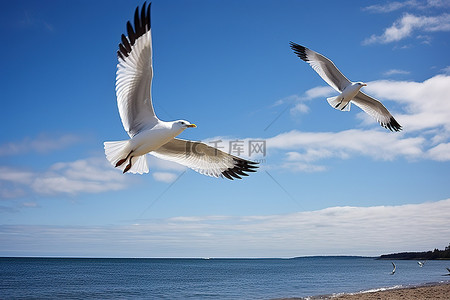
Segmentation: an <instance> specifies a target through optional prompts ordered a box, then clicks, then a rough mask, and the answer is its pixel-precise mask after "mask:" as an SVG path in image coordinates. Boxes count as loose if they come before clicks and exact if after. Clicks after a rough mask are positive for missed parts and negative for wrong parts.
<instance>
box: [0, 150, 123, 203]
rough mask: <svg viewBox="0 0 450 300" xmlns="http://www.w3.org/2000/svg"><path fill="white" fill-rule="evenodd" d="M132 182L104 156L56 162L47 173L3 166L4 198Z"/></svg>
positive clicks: (0, 179)
mask: <svg viewBox="0 0 450 300" xmlns="http://www.w3.org/2000/svg"><path fill="white" fill-rule="evenodd" d="M130 182H131V179H130V178H129V177H127V176H123V175H122V174H120V172H117V171H116V170H114V169H112V168H111V166H110V165H109V164H108V163H107V161H106V159H103V158H88V159H81V160H77V161H74V162H67V163H56V164H54V165H53V166H51V167H50V168H49V170H47V171H45V172H34V171H29V170H18V169H15V168H12V167H0V185H1V186H2V187H3V189H2V190H3V191H2V195H1V196H2V197H3V198H14V197H22V196H24V195H27V194H28V193H30V192H32V193H37V194H40V195H58V194H68V195H75V194H79V193H101V192H105V191H115V190H120V189H124V188H126V187H127V186H128V185H129V184H130Z"/></svg>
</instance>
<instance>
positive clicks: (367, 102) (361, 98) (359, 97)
mask: <svg viewBox="0 0 450 300" xmlns="http://www.w3.org/2000/svg"><path fill="white" fill-rule="evenodd" d="M352 102H353V103H355V104H356V105H357V106H358V107H359V108H361V109H362V110H363V111H365V112H366V113H368V114H369V115H371V116H372V117H374V118H375V119H376V120H377V121H378V123H380V125H381V126H383V127H384V128H387V129H389V130H391V131H400V130H402V126H401V125H400V124H398V122H397V121H396V120H395V119H394V117H393V116H392V115H391V113H390V112H389V111H388V110H387V108H386V107H384V105H383V104H382V103H381V102H380V101H378V100H376V99H374V98H372V97H370V96H368V95H366V94H364V93H363V92H361V91H359V92H358V94H356V96H355V97H354V98H353V99H352Z"/></svg>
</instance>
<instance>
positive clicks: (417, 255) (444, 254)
mask: <svg viewBox="0 0 450 300" xmlns="http://www.w3.org/2000/svg"><path fill="white" fill-rule="evenodd" d="M378 259H414V260H432V259H450V244H448V246H447V247H445V250H439V249H434V250H433V251H426V252H402V253H393V254H383V255H381V256H380V257H379V258H378Z"/></svg>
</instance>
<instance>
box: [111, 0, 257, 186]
mask: <svg viewBox="0 0 450 300" xmlns="http://www.w3.org/2000/svg"><path fill="white" fill-rule="evenodd" d="M127 33H128V36H125V35H124V34H122V36H121V43H120V44H119V50H118V51H117V56H118V60H119V63H118V65H117V73H116V96H117V106H118V108H119V114H120V118H121V120H122V124H123V127H124V129H125V131H127V133H128V135H129V136H130V139H129V140H125V141H115V142H105V143H104V146H105V154H106V158H107V159H108V160H109V162H110V163H111V164H112V165H113V166H114V167H116V168H119V169H121V170H122V171H123V173H126V172H131V173H138V174H142V173H148V171H149V169H148V165H147V159H146V154H147V153H149V154H152V155H154V156H156V157H159V158H162V159H166V160H170V161H174V162H177V163H179V164H182V165H184V166H187V167H189V168H191V169H193V170H195V171H197V172H199V173H201V174H204V175H208V176H212V177H225V178H228V179H231V180H233V178H239V179H240V178H242V177H241V176H248V174H247V173H248V172H256V170H255V169H256V168H258V166H257V163H255V162H252V161H248V160H245V159H242V158H239V157H237V156H234V155H231V154H228V153H225V152H223V151H220V150H218V149H216V148H213V147H210V146H208V145H206V144H204V143H200V142H192V141H187V140H182V139H178V138H176V136H178V135H179V134H180V133H182V132H183V131H184V130H185V129H187V128H194V127H196V125H195V124H191V123H190V122H188V121H185V120H177V121H170V122H165V121H161V120H160V119H158V117H157V116H156V114H155V111H154V109H153V103H152V96H151V83H152V78H153V66H152V37H151V23H150V4H149V5H148V6H146V3H144V5H143V6H142V9H141V10H140V11H139V7H137V8H136V11H135V14H134V27H133V25H131V23H130V22H127Z"/></svg>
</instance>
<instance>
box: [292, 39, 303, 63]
mask: <svg viewBox="0 0 450 300" xmlns="http://www.w3.org/2000/svg"><path fill="white" fill-rule="evenodd" d="M289 44H290V45H291V49H292V50H293V51H294V53H295V54H296V55H297V56H298V57H300V58H301V59H302V60H304V61H308V57H307V55H306V50H307V49H308V48H306V47H303V46H301V45H299V44H296V43H294V42H292V41H291V42H289Z"/></svg>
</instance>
